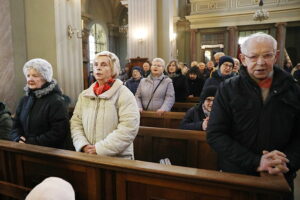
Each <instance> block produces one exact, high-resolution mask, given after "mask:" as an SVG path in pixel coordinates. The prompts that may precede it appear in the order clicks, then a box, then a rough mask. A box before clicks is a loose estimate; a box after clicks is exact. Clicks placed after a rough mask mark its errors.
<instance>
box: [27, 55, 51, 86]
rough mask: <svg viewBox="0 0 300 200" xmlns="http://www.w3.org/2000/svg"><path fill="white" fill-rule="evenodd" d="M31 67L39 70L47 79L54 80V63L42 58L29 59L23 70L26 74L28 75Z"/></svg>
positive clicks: (48, 80)
mask: <svg viewBox="0 0 300 200" xmlns="http://www.w3.org/2000/svg"><path fill="white" fill-rule="evenodd" d="M29 69H35V70H36V71H37V72H39V73H40V74H41V75H42V77H43V78H44V79H45V80H46V81H47V82H51V81H52V76H53V71H52V65H51V64H50V63H49V62H48V61H47V60H44V59H42V58H34V59H31V60H29V61H27V62H26V63H25V64H24V67H23V72H24V75H25V76H27V72H28V70H29Z"/></svg>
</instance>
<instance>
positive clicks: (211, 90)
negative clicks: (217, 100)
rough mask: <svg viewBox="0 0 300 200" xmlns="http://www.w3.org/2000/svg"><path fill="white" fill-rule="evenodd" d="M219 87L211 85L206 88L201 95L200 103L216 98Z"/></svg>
mask: <svg viewBox="0 0 300 200" xmlns="http://www.w3.org/2000/svg"><path fill="white" fill-rule="evenodd" d="M217 90H218V87H216V86H214V85H211V86H208V87H206V88H204V90H203V91H202V93H201V96H200V102H202V103H203V102H204V101H205V99H206V98H207V97H215V96H216V93H217Z"/></svg>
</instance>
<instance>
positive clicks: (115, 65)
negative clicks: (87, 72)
mask: <svg viewBox="0 0 300 200" xmlns="http://www.w3.org/2000/svg"><path fill="white" fill-rule="evenodd" d="M100 56H107V57H108V58H109V60H110V65H111V66H110V67H111V71H112V76H113V78H116V77H118V76H119V73H120V61H119V58H118V56H116V54H114V53H112V52H109V51H101V52H100V53H97V54H96V55H95V59H94V63H95V61H96V59H97V58H98V57H100Z"/></svg>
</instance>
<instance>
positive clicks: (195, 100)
mask: <svg viewBox="0 0 300 200" xmlns="http://www.w3.org/2000/svg"><path fill="white" fill-rule="evenodd" d="M186 102H195V103H199V97H188V98H186Z"/></svg>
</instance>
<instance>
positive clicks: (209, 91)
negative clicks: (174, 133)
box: [180, 86, 218, 131]
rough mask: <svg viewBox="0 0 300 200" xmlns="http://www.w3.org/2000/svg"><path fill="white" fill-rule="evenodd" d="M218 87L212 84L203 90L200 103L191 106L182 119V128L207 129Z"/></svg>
mask: <svg viewBox="0 0 300 200" xmlns="http://www.w3.org/2000/svg"><path fill="white" fill-rule="evenodd" d="M217 89H218V88H217V87H215V86H210V87H207V88H206V89H205V90H203V92H202V95H201V97H200V103H199V104H197V105H195V106H194V107H192V108H190V109H189V110H188V111H187V112H186V114H185V116H184V118H183V119H182V121H181V123H180V128H181V129H186V130H201V131H205V130H206V128H207V124H208V120H209V115H210V111H211V108H212V105H213V100H214V98H215V95H216V92H217Z"/></svg>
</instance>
